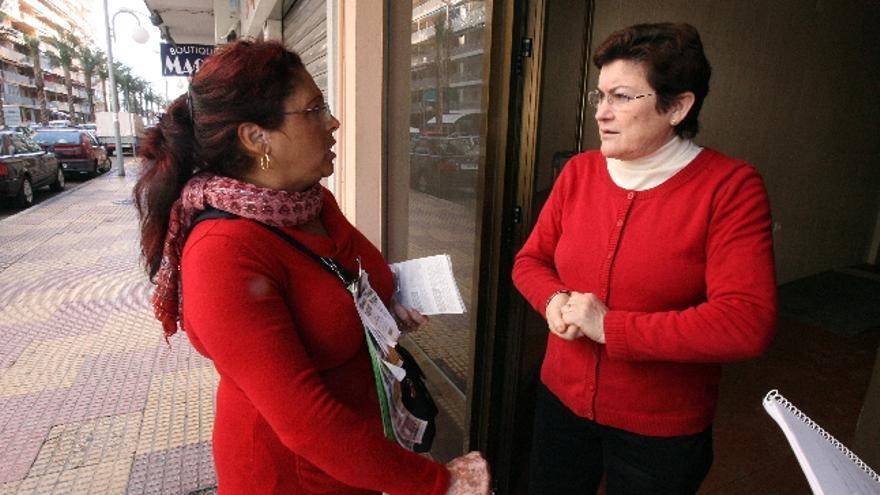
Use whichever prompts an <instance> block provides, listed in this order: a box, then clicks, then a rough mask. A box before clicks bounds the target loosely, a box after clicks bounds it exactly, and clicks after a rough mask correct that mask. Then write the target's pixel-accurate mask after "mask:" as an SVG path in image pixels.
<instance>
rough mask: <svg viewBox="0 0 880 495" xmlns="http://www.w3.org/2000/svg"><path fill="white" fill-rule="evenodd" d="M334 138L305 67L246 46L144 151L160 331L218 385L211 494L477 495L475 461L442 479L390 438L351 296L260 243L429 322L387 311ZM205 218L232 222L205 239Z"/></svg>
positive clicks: (211, 74) (272, 47) (439, 470)
mask: <svg viewBox="0 0 880 495" xmlns="http://www.w3.org/2000/svg"><path fill="white" fill-rule="evenodd" d="M338 128H339V121H338V120H336V118H334V117H333V115H332V113H331V112H330V108H329V107H328V106H327V104H326V103H325V101H324V98H323V96H322V94H321V92H320V90H319V89H318V87H317V86H316V85H315V82H314V81H313V80H312V77H311V76H310V75H309V74H308V72H306V70H305V68H304V66H303V64H302V62H301V60H300V58H299V57H298V56H297V55H296V54H295V53H293V52H290V51H288V50H287V49H285V48H284V46H283V45H281V44H280V43H275V42H250V41H239V42H236V43H233V44H231V45H227V46H226V47H223V48H221V49H219V50H218V51H217V52H216V53H215V54H213V55H212V56H211V57H209V58H208V59H207V60H206V61H205V63H204V64H203V65H202V67H201V69H200V70H199V72H198V73H197V74H196V75H195V77H194V78H193V81H192V84H191V88H190V90H189V92H188V93H187V94H186V95H183V96H181V97H179V98H178V99H177V100H175V101H174V103H172V104H171V106H170V107H169V108H168V110H167V112H166V114H165V115H164V116H163V117H162V119H161V121H160V123H159V125H158V126H156V127H155V128H154V129H152V130H151V131H149V133H148V134H147V137H146V142H145V144H144V146H143V147H142V148H141V156H142V158H143V172H142V175H141V177H140V179H139V180H138V182H137V185H136V186H135V201H136V204H137V207H138V211H139V213H140V218H141V247H142V254H143V256H144V259H145V262H146V265H147V269H148V272H149V275H150V278H151V279H152V280H154V281H155V283H156V284H157V289H156V292H155V294H154V296H153V305H154V309H155V312H156V316H157V318H158V319H159V320H160V321H161V322H162V323H163V326H164V329H165V334H166V336H169V335H171V334H173V333H174V332H175V331H176V330H177V328H178V325H180V326H181V327H182V328H185V329H186V331H187V335H188V337H189V339H190V341H191V342H192V344H193V346H194V347H195V348H196V349H197V350H198V351H199V352H200V353H201V354H203V355H205V356H207V357H208V358H209V359H211V360H212V361H213V363H214V366H215V367H216V369H217V372H218V374H219V375H220V384H219V387H218V391H217V412H216V419H215V423H214V433H213V450H214V461H215V467H216V471H217V481H218V492H219V493H220V494H221V495H222V494H248V495H253V494H262V493H322V494H339V495H356V494H357V495H361V494H364V495H366V494H377V493H379V492H386V493H390V494H399V495H412V494H431V495H443V494H475V495H476V494H484V493H486V492H488V484H489V475H488V467H487V465H486V462H485V461H484V460H483V459H482V457H481V456H480V455H479V454H478V453H471V454H468V455H465V456H462V457H459V458H457V459H454V460H453V461H452V462H450V463H449V464H448V465H446V466H444V465H442V464H438V463H436V462H434V461H432V460H430V459H428V458H426V457H423V456H420V455H418V454H415V453H413V452H411V451H408V450H406V449H404V448H402V447H401V446H399V445H398V444H397V443H395V442H393V441H389V440H388V439H387V438H386V437H385V436H384V434H383V424H382V418H381V414H380V409H379V405H378V399H377V391H376V385H375V382H374V376H373V370H372V365H371V359H370V355H369V351H368V348H367V343H366V340H365V334H364V328H363V324H362V322H361V320H360V317H359V316H358V312H357V310H356V308H355V305H354V302H353V301H352V297H351V294H350V293H349V292H348V291H347V290H346V287H345V286H343V284H341V283H340V282H339V280H338V279H337V278H336V277H334V276H333V274H332V273H330V272H328V271H327V270H326V269H325V267H324V266H322V265H321V264H319V263H317V262H316V261H315V260H314V259H311V258H310V257H309V256H308V255H306V254H305V253H303V252H302V251H300V250H298V249H294V248H293V247H292V246H291V245H290V244H288V243H287V242H286V241H285V240H284V239H282V238H281V237H279V236H277V235H276V234H275V233H274V232H272V231H271V230H269V229H267V228H266V225H268V226H271V227H274V228H276V229H280V230H281V231H282V232H283V233H285V234H287V235H289V236H290V237H292V238H294V239H295V240H297V241H299V242H300V243H301V244H302V245H304V246H306V247H307V248H308V249H309V250H311V251H313V252H314V253H315V254H317V255H319V256H325V257H328V258H332V259H333V260H335V261H336V262H337V263H338V264H340V265H342V267H343V268H344V269H345V270H347V271H348V272H350V273H358V271H359V269H363V270H364V271H365V272H367V273H368V274H369V281H370V284H371V285H372V287H373V288H374V289H375V291H376V292H377V293H378V295H379V297H380V298H381V300H382V301H383V302H384V303H385V304H386V305H388V306H389V307H391V308H392V310H393V311H394V312H395V313H396V315H397V316H398V318H399V319H400V320H401V322H402V323H403V324H404V325H406V326H408V327H409V328H411V329H413V328H416V327H418V326H419V325H420V324H421V323H424V321H425V317H424V316H422V315H421V314H419V313H418V312H416V311H414V310H408V309H407V308H404V307H403V306H401V305H399V304H397V303H395V302H394V301H393V300H392V297H391V296H392V275H391V272H390V270H389V268H388V265H387V263H386V262H385V260H384V259H383V258H382V255H381V253H380V252H379V251H378V250H377V249H376V248H375V247H374V246H373V245H372V244H370V242H369V241H368V240H367V239H366V238H365V237H364V236H363V235H362V234H361V233H360V232H358V231H357V230H356V229H355V228H354V227H353V226H352V225H351V224H350V223H349V222H348V221H347V220H346V219H345V217H344V216H343V215H342V213H341V212H340V210H339V207H338V206H337V204H336V202H335V200H334V198H333V196H332V195H331V194H330V192H329V191H327V190H326V189H324V188H323V187H322V186H321V185H320V183H319V181H320V180H321V179H322V178H323V177H327V176H329V175H330V174H331V173H332V172H333V159H334V157H335V155H334V153H333V151H331V148H332V147H333V145H334V143H335V140H334V138H333V133H334V131H336V129H338ZM210 208H214V209H217V210H222V211H224V212H229V213H231V214H233V215H235V218H233V219H217V218H214V219H208V220H204V221H200V222H198V223H197V224H196V222H194V220H195V219H196V218H197V217H198V215H199V214H200V212H202V211H204V210H207V209H210ZM184 303H185V306H184ZM184 308H185V309H186V311H183V309H184Z"/></svg>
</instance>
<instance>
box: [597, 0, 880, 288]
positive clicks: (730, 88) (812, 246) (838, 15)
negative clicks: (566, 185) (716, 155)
mask: <svg viewBox="0 0 880 495" xmlns="http://www.w3.org/2000/svg"><path fill="white" fill-rule="evenodd" d="M658 21H685V22H689V23H691V24H693V25H694V26H696V27H697V29H699V31H700V34H701V36H702V39H703V44H704V46H705V48H706V52H707V55H708V57H709V61H710V62H711V63H712V66H713V76H712V83H711V89H710V93H709V96H708V98H707V99H706V103H705V105H704V107H703V112H702V114H701V122H702V124H703V131H702V132H701V133H700V134H699V135H698V136H697V139H696V141H697V143H698V144H701V145H703V146H709V147H713V148H717V149H718V150H720V151H722V152H724V153H727V154H729V155H732V156H735V157H739V158H743V159H745V160H748V161H749V162H751V163H752V164H754V165H755V166H756V167H757V168H758V169H759V170H760V171H761V173H762V174H763V176H764V179H765V181H766V184H767V189H768V191H769V193H770V200H771V206H772V209H773V216H774V220H775V221H776V223H777V231H776V232H775V234H774V235H775V245H776V259H777V271H778V275H779V281H780V283H783V282H786V281H789V280H793V279H796V278H800V277H803V276H807V275H810V274H813V273H817V272H821V271H824V270H827V269H830V268H834V267H841V266H847V265H852V264H856V263H862V262H865V261H869V256H870V257H874V256H876V254H873V255H872V254H871V253H872V250H873V253H876V247H875V246H874V244H876V243H877V242H878V234H877V233H875V231H876V230H877V229H878V213H880V139H878V136H880V132H878V131H880V126H878V124H877V116H878V115H880V92H878V90H877V88H878V83H877V81H878V75H880V70H878V65H880V43H877V41H878V38H877V35H876V26H878V25H880V3H878V2H876V1H873V0H853V1H843V0H841V1H827V0H818V1H805V0H777V1H773V2H765V1H763V0H738V1H736V2H705V1H701V0H690V1H687V0H669V1H664V2H654V1H650V0H617V1H609V0H596V6H595V17H594V24H593V26H594V28H593V47H595V46H597V45H598V44H599V43H600V42H601V41H602V40H604V39H605V38H606V37H607V36H608V35H609V34H610V33H611V32H612V31H614V30H616V29H618V28H621V27H625V26H628V25H631V24H635V23H639V22H658ZM596 77H597V71H596V70H594V69H593V70H591V73H590V87H594V86H595V80H596ZM589 117H592V115H591V114H590V115H589ZM584 146H585V148H587V149H589V148H595V147H596V146H598V139H597V137H596V126H595V121H593V120H592V119H591V118H590V119H587V121H586V128H585V139H584ZM871 261H873V260H871Z"/></svg>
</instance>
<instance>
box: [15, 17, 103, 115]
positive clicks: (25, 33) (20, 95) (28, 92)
mask: <svg viewBox="0 0 880 495" xmlns="http://www.w3.org/2000/svg"><path fill="white" fill-rule="evenodd" d="M92 4H93V2H90V1H88V0H6V1H4V2H2V6H0V12H2V14H3V16H2V17H3V18H2V23H0V70H2V83H3V88H2V89H3V103H4V106H5V109H6V112H7V114H9V112H10V111H13V112H14V111H18V112H19V115H20V117H21V120H22V122H24V123H30V122H39V121H40V102H39V101H38V100H37V89H36V84H35V80H34V64H33V59H32V57H31V54H30V50H29V49H28V47H27V44H26V43H27V41H26V40H27V39H28V38H38V39H41V42H40V52H41V55H40V67H41V69H42V73H43V81H44V89H45V92H46V100H47V108H48V110H49V118H50V119H56V118H58V119H61V118H71V117H72V118H74V119H76V120H78V121H85V120H88V116H89V115H90V114H91V113H92V109H91V108H89V98H88V94H87V93H86V83H85V77H84V75H83V73H82V71H78V70H73V71H71V79H72V86H73V99H74V107H73V108H74V115H73V116H71V115H69V113H70V112H69V105H68V101H67V89H66V87H65V82H64V69H63V68H62V67H60V66H57V67H53V66H52V65H51V64H50V61H49V57H47V56H46V53H52V52H56V50H55V48H54V47H53V46H52V45H50V44H49V43H47V42H45V41H42V40H43V39H45V38H52V37H61V36H62V35H63V34H65V33H72V34H73V35H74V36H76V37H77V38H78V39H79V40H80V41H81V42H82V43H87V44H91V43H93V39H92V35H91V34H90V31H89V29H88V26H86V25H85V24H84V20H85V19H88V18H89V17H90V13H91V9H92ZM94 86H95V87H94V88H93V92H94V93H95V94H94V95H93V104H94V105H95V106H96V107H97V108H96V109H98V110H100V109H102V108H103V100H104V97H103V95H104V91H103V88H101V87H100V86H101V85H100V83H96V84H95V85H94Z"/></svg>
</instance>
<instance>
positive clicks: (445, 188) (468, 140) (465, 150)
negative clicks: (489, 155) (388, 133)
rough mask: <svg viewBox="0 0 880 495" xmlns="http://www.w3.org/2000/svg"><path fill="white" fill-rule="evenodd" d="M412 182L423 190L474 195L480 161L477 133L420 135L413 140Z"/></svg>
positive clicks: (419, 189) (418, 188)
mask: <svg viewBox="0 0 880 495" xmlns="http://www.w3.org/2000/svg"><path fill="white" fill-rule="evenodd" d="M409 159H410V185H411V186H412V187H413V188H415V189H417V190H418V191H421V192H427V193H432V194H438V195H450V194H453V193H455V192H464V193H469V194H473V193H474V191H475V190H476V187H475V186H476V183H477V170H478V168H479V163H480V142H479V137H477V136H456V137H449V136H417V137H415V138H414V139H413V140H412V141H411V147H410V153H409Z"/></svg>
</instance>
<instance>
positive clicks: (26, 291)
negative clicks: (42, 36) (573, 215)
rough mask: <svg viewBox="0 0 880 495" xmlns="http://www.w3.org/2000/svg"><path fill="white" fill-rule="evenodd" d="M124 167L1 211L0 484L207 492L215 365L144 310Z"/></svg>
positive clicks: (24, 490)
mask: <svg viewBox="0 0 880 495" xmlns="http://www.w3.org/2000/svg"><path fill="white" fill-rule="evenodd" d="M126 166H127V169H128V176H127V177H125V178H120V177H116V176H114V175H113V172H111V173H109V174H105V175H104V176H102V177H98V178H96V179H92V180H91V181H89V182H88V183H85V184H84V185H83V186H81V187H79V188H77V189H76V190H73V191H70V192H68V193H65V194H62V195H60V196H57V197H55V198H52V199H50V200H48V201H46V202H44V203H42V204H40V205H37V206H35V207H33V208H30V209H28V210H25V211H24V212H22V213H19V214H17V215H14V216H12V217H9V218H7V219H5V220H2V221H0V335H2V339H0V495H7V494H31V493H40V494H42V493H47V494H48V493H52V494H62V493H64V494H66V493H88V494H102V493H112V494H121V493H132V494H134V493H150V494H154V493H156V494H184V493H193V492H195V493H213V491H214V490H213V487H214V486H215V485H216V481H215V476H214V470H213V464H212V460H211V444H210V440H211V426H212V424H213V421H214V402H213V399H214V398H213V391H214V389H215V387H216V382H217V377H216V374H215V373H214V371H213V368H212V367H211V363H210V362H209V361H207V360H206V359H204V358H202V357H200V356H199V355H198V354H197V353H196V352H195V351H194V350H193V349H192V347H191V346H190V345H189V343H188V341H187V339H186V336H185V335H182V334H180V333H178V334H176V335H175V336H174V337H172V338H171V339H170V344H171V345H170V347H169V346H168V345H167V344H166V343H165V340H164V339H163V337H162V330H161V327H160V326H159V323H158V322H157V321H155V320H154V319H153V317H152V310H151V308H150V306H149V296H150V293H151V291H152V286H151V285H150V284H149V283H148V282H147V280H146V276H145V274H144V271H143V270H142V269H141V267H140V265H139V258H138V245H137V237H138V232H137V227H138V225H137V215H136V213H135V209H134V206H133V205H132V204H131V188H132V185H133V184H134V181H135V179H136V177H137V167H136V165H130V164H127V165H126Z"/></svg>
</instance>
